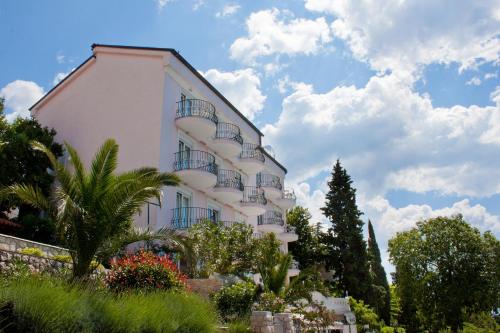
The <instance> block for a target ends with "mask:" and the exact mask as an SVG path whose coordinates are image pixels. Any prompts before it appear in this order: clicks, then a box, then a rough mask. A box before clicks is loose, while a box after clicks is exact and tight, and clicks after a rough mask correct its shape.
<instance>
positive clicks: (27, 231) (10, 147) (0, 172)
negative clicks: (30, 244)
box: [0, 100, 62, 243]
mask: <svg viewBox="0 0 500 333" xmlns="http://www.w3.org/2000/svg"><path fill="white" fill-rule="evenodd" d="M55 135H56V132H55V131H54V130H53V129H48V128H47V127H42V126H41V125H40V124H39V123H38V122H37V121H36V120H35V119H32V118H31V119H24V118H17V119H16V120H14V122H13V123H10V124H9V123H8V122H7V121H6V119H5V117H4V115H3V100H0V142H2V149H0V165H1V166H2V167H1V168H0V187H5V186H9V185H12V184H16V183H23V184H30V185H35V184H36V185H37V186H38V187H39V188H40V190H41V191H42V192H43V194H44V195H48V194H49V192H50V186H51V184H52V181H53V180H54V177H53V176H52V175H51V174H49V173H47V168H49V167H50V162H49V159H48V158H47V157H46V156H45V155H44V154H43V153H41V152H38V151H36V150H34V149H33V148H32V147H31V144H30V142H31V141H32V140H35V141H39V142H41V143H43V144H44V145H45V146H47V147H49V148H50V150H51V152H52V153H53V154H54V155H55V156H56V157H60V156H62V146H61V145H60V144H58V143H56V142H54V137H55ZM15 208H19V213H18V217H17V222H19V223H20V224H21V225H22V226H23V228H21V229H20V230H19V233H18V234H17V236H20V237H24V238H28V239H32V240H35V241H41V242H48V243H53V242H54V241H55V239H54V237H53V235H54V230H55V226H54V222H53V221H52V220H51V219H47V218H43V217H40V211H39V210H38V209H36V208H34V207H32V206H30V205H27V204H25V203H23V202H22V201H21V200H19V199H18V198H15V197H11V198H6V199H4V200H1V201H0V215H6V214H8V213H9V212H10V211H11V210H13V209H15Z"/></svg>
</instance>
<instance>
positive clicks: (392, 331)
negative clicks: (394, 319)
mask: <svg viewBox="0 0 500 333" xmlns="http://www.w3.org/2000/svg"><path fill="white" fill-rule="evenodd" d="M405 332H406V330H405V329H404V328H401V327H391V326H384V327H382V328H381V329H380V333H405Z"/></svg>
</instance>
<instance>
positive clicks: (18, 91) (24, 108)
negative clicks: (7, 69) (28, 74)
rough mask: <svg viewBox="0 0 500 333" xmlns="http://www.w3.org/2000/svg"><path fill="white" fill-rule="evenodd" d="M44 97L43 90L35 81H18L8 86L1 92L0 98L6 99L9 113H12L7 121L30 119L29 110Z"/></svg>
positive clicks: (8, 115)
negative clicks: (19, 118)
mask: <svg viewBox="0 0 500 333" xmlns="http://www.w3.org/2000/svg"><path fill="white" fill-rule="evenodd" d="M43 95H44V91H43V88H42V87H40V86H39V85H37V84H36V83H35V82H33V81H23V80H16V81H12V82H10V83H9V84H7V85H6V86H5V87H3V88H2V89H1V90H0V96H2V97H3V98H5V107H6V109H7V111H8V110H11V111H12V112H11V113H9V114H7V116H6V118H7V120H8V121H13V120H14V119H15V118H17V117H23V118H27V117H29V116H30V112H29V110H28V108H29V107H31V106H32V105H33V104H35V102H36V101H38V100H39V99H40V98H42V96H43Z"/></svg>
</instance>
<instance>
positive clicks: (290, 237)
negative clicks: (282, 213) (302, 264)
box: [279, 224, 299, 243]
mask: <svg viewBox="0 0 500 333" xmlns="http://www.w3.org/2000/svg"><path fill="white" fill-rule="evenodd" d="M279 238H280V239H281V240H283V241H285V242H287V243H290V242H295V241H297V240H298V239H299V236H298V235H297V233H296V230H295V227H294V226H291V225H288V224H287V225H285V227H284V228H283V230H282V233H281V234H280V235H279Z"/></svg>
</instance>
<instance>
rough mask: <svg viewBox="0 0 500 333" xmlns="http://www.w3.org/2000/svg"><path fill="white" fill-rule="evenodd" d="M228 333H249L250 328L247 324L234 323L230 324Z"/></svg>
mask: <svg viewBox="0 0 500 333" xmlns="http://www.w3.org/2000/svg"><path fill="white" fill-rule="evenodd" d="M228 332H229V333H249V332H250V327H249V325H248V323H245V322H242V321H234V322H232V323H230V324H229V327H228Z"/></svg>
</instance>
